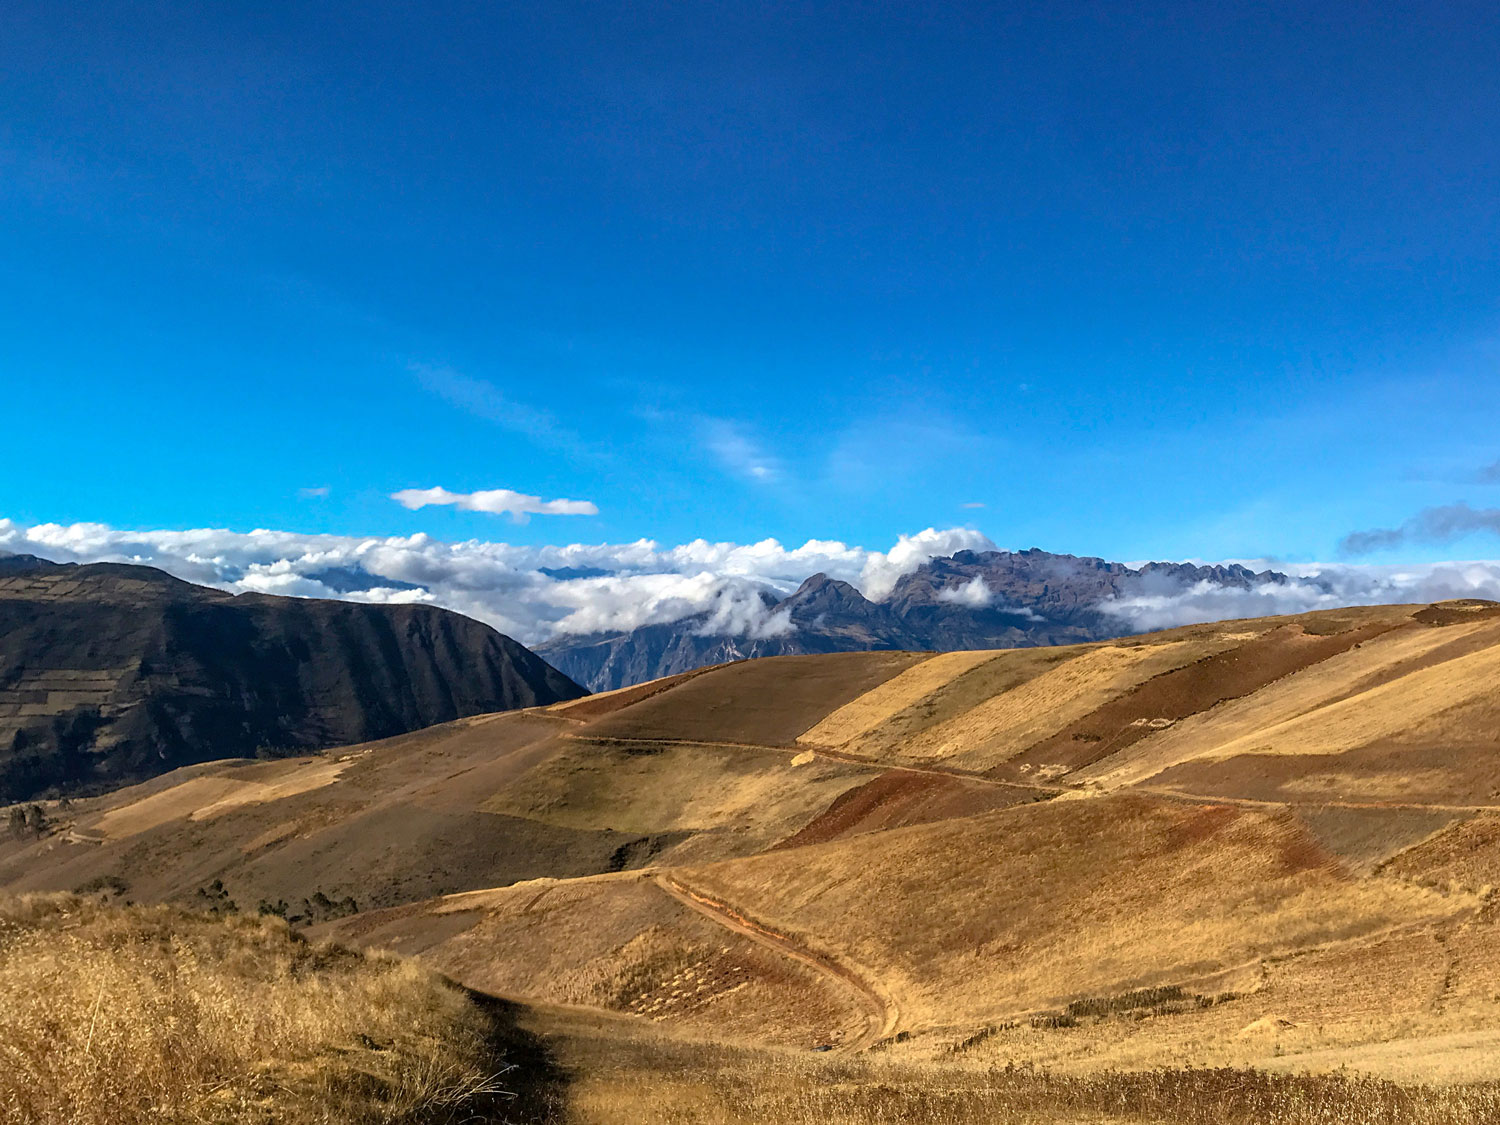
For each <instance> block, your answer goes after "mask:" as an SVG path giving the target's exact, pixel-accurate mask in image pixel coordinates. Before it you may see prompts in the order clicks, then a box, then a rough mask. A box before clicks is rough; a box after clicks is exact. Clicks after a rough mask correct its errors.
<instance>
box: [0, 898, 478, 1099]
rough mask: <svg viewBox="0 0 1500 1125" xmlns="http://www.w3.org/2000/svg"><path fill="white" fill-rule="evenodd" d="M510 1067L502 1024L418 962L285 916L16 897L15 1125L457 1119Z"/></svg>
mask: <svg viewBox="0 0 1500 1125" xmlns="http://www.w3.org/2000/svg"><path fill="white" fill-rule="evenodd" d="M494 1069H495V1063H494V1059H493V1044H492V1028H491V1025H490V1021H489V1019H488V1017H486V1016H485V1015H484V1014H483V1013H482V1012H481V1011H480V1010H479V1009H478V1008H477V1007H476V1006H475V1005H474V1004H473V1003H472V1002H471V1001H470V1000H469V999H468V997H467V996H466V995H465V994H464V993H462V992H460V991H458V990H457V989H455V988H453V987H452V986H450V985H448V984H446V983H445V982H443V981H442V980H441V979H440V978H438V977H437V976H435V975H434V974H432V973H431V972H429V971H427V970H425V969H422V968H419V967H418V966H416V965H415V964H413V963H411V962H407V961H402V960H399V959H396V958H394V957H389V956H378V955H377V956H366V955H362V954H358V953H352V952H349V951H347V950H343V949H340V948H338V947H336V946H332V945H327V944H311V943H308V942H306V941H304V940H302V939H300V938H298V937H296V936H295V935H294V934H293V933H292V932H291V931H290V930H289V929H288V928H287V926H286V924H285V923H284V922H282V921H281V920H280V919H273V918H265V917H257V918H249V917H230V918H225V919H214V918H210V917H207V916H204V915H195V914H189V913H186V912H183V911H179V910H173V909H170V908H167V907H153V908H142V907H130V908H123V909H121V908H113V907H106V906H103V905H100V904H98V903H95V902H91V901H89V900H86V899H80V898H77V897H74V896H70V895H47V896H24V897H20V898H13V899H8V900H3V901H0V1120H4V1121H15V1122H27V1123H34V1125H134V1123H136V1122H142V1123H144V1122H148V1121H149V1122H153V1123H157V1125H160V1123H179V1122H181V1123H187V1122H234V1123H248V1122H257V1123H258V1122H271V1121H275V1122H278V1123H282V1122H284V1123H288V1125H313V1123H324V1122H327V1123H332V1122H339V1123H365V1122H389V1123H396V1122H415V1121H447V1120H457V1119H460V1118H461V1117H463V1116H464V1115H465V1113H464V1111H465V1109H466V1107H470V1106H473V1105H475V1104H476V1102H477V1101H482V1100H484V1099H487V1098H490V1097H491V1096H492V1095H494V1094H496V1093H497V1092H498V1091H497V1089H496V1087H495V1085H494V1078H493V1071H494Z"/></svg>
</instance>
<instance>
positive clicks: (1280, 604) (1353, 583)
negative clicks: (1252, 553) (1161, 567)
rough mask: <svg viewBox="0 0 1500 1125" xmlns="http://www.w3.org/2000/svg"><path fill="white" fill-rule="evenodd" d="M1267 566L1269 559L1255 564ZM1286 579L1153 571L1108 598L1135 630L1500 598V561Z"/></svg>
mask: <svg viewBox="0 0 1500 1125" xmlns="http://www.w3.org/2000/svg"><path fill="white" fill-rule="evenodd" d="M1250 565H1251V566H1252V569H1255V570H1260V569H1263V568H1265V567H1266V566H1267V565H1268V564H1267V563H1266V562H1265V561H1264V560H1259V561H1255V562H1253V563H1251V564H1250ZM1275 569H1277V570H1279V571H1280V572H1281V573H1283V574H1285V575H1286V576H1287V581H1286V582H1268V583H1264V584H1261V585H1256V586H1249V587H1243V588H1242V587H1238V586H1225V585H1219V584H1216V583H1213V582H1196V583H1183V582H1176V581H1173V580H1172V579H1170V578H1168V577H1166V576H1162V575H1156V576H1147V578H1146V579H1145V580H1144V581H1143V583H1142V588H1141V592H1140V593H1138V594H1134V595H1132V596H1130V597H1125V598H1118V599H1112V600H1110V601H1107V602H1104V603H1101V605H1100V607H1099V608H1100V609H1101V610H1103V611H1104V612H1106V613H1110V614H1113V615H1115V616H1118V617H1120V618H1122V619H1123V621H1124V623H1125V624H1126V625H1128V626H1129V628H1130V630H1131V631H1132V632H1145V631H1149V630H1152V629H1168V628H1171V627H1173V626H1176V625H1191V624H1196V623H1198V622H1202V621H1224V620H1229V619H1233V618H1239V617H1268V616H1272V615H1275V614H1282V613H1307V612H1309V611H1311V610H1315V609H1335V608H1338V607H1339V606H1349V605H1392V604H1397V603H1403V602H1412V603H1420V602H1435V601H1442V600H1444V599H1447V598H1488V599H1491V600H1494V601H1500V561H1493V560H1491V561H1476V562H1445V563H1428V564H1424V565H1419V566H1369V565H1357V564H1348V563H1342V564H1341V563H1311V564H1305V565H1299V566H1287V565H1286V564H1278V565H1277V566H1276V567H1275Z"/></svg>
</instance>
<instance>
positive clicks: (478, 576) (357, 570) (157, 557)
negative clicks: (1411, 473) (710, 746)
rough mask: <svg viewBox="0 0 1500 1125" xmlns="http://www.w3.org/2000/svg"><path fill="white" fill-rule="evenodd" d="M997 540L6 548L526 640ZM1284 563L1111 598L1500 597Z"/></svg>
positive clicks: (1172, 606)
mask: <svg viewBox="0 0 1500 1125" xmlns="http://www.w3.org/2000/svg"><path fill="white" fill-rule="evenodd" d="M992 547H993V545H992V544H991V543H990V541H989V540H988V539H986V538H985V537H984V536H982V535H980V534H979V533H978V532H976V531H972V530H969V529H964V528H948V529H945V530H938V529H935V528H928V529H926V530H925V531H921V532H918V533H917V534H915V535H903V536H901V537H900V539H899V540H898V541H897V542H896V544H895V545H894V546H893V547H892V548H891V549H890V550H889V551H884V552H882V551H872V550H869V549H867V548H864V547H857V546H850V545H848V544H845V543H841V542H839V541H838V540H824V539H810V540H808V541H807V542H806V543H803V544H802V545H801V546H799V547H787V546H785V545H783V544H782V543H780V542H779V541H777V540H775V539H764V540H761V541H760V542H758V543H711V542H709V541H707V540H704V539H695V540H693V541H692V542H690V543H682V544H678V545H676V546H670V547H663V546H661V545H659V544H657V543H655V542H653V541H651V540H648V539H641V540H637V541H636V542H634V543H597V544H589V543H573V544H567V545H557V546H526V545H518V544H510V543H498V542H486V541H483V540H468V541H465V542H460V543H448V542H444V541H442V540H438V539H434V538H432V537H431V536H428V535H411V536H391V537H377V536H342V535H302V534H298V533H296V532H289V531H271V530H264V529H261V530H255V531H250V532H235V531H226V530H221V529H215V528H199V529H194V530H188V531H127V530H122V529H118V528H113V527H110V526H108V525H106V524H99V523H78V524H31V525H25V524H20V523H16V522H14V521H11V520H7V519H0V551H11V552H16V553H21V554H35V555H41V556H42V557H44V558H50V559H55V560H57V561H59V562H99V561H107V562H134V563H144V564H146V565H149V566H157V567H160V568H161V569H163V570H166V571H169V572H170V573H172V574H175V575H177V576H178V577H179V578H185V579H187V580H188V581H190V582H198V583H201V584H203V585H208V586H216V587H218V588H220V589H225V590H230V591H233V592H236V593H239V592H251V591H255V592H262V593H272V594H288V595H295V596H302V597H321V598H344V599H346V600H351V601H365V602H385V603H396V602H424V603H430V604H434V605H441V606H445V607H447V608H449V609H454V610H457V611H458V612H460V613H465V614H468V615H469V616H471V617H476V618H478V619H480V620H481V621H485V622H488V623H489V624H491V625H493V626H494V627H495V628H497V629H499V630H500V631H501V632H503V633H507V634H509V635H510V636H513V637H515V638H516V639H518V640H520V641H522V642H524V643H527V644H536V643H539V642H541V641H545V640H548V639H550V638H552V637H555V636H558V635H560V634H579V633H590V632H602V631H608V630H615V629H633V628H636V627H638V626H641V625H648V624H659V623H669V622H672V621H680V620H682V619H684V618H688V617H696V616H698V615H700V614H705V615H707V617H706V624H703V625H700V626H699V628H700V630H701V631H704V632H707V633H714V634H720V633H723V634H728V635H735V636H755V637H765V636H776V635H779V634H782V633H785V632H787V631H789V630H790V629H791V628H792V625H791V622H790V620H789V618H788V617H787V616H786V614H785V613H784V612H781V613H777V612H773V611H772V610H771V609H769V608H768V607H767V606H766V599H765V597H764V595H770V596H771V598H773V599H774V598H780V597H784V596H785V595H786V594H789V593H791V592H792V591H793V590H795V589H796V588H797V587H798V586H799V585H800V584H801V583H802V581H803V579H805V578H807V577H808V576H810V575H812V574H816V573H818V572H820V571H821V572H823V573H825V574H827V575H829V576H830V577H832V578H837V579H841V580H842V581H845V582H849V583H852V584H853V585H855V586H858V587H859V588H860V589H861V590H862V591H863V592H864V594H865V595H866V596H867V597H870V598H873V599H876V600H880V599H883V598H886V597H888V596H889V595H890V593H891V591H892V589H893V588H894V586H895V584H896V583H897V581H899V580H900V578H901V576H902V575H904V574H908V573H910V572H911V571H913V570H915V569H917V567H919V566H921V565H922V563H924V562H926V561H927V560H928V559H930V558H933V557H936V556H941V555H951V554H952V553H954V552H955V551H959V550H975V551H983V550H990V549H992ZM542 567H546V568H548V569H549V570H554V571H560V572H563V573H576V572H581V573H583V574H585V575H587V576H586V577H577V578H565V579H558V578H552V577H549V576H548V575H546V574H543V573H541V570H540V568H542ZM1256 568H1257V569H1260V566H1259V565H1257V567H1256ZM1277 569H1279V570H1282V571H1283V572H1286V573H1288V574H1289V575H1290V576H1291V578H1290V581H1288V582H1286V583H1276V584H1268V585H1262V586H1254V587H1251V588H1249V589H1240V588H1237V587H1231V586H1216V585H1213V584H1211V583H1197V584H1193V585H1184V584H1182V583H1176V582H1172V581H1170V580H1169V579H1167V578H1165V577H1164V576H1160V575H1158V576H1155V577H1153V578H1151V579H1149V580H1148V581H1147V583H1146V584H1145V586H1144V587H1143V589H1142V590H1141V591H1140V592H1139V593H1138V594H1136V595H1135V596H1132V597H1129V598H1124V599H1119V600H1117V601H1113V602H1110V603H1106V604H1105V605H1103V606H1102V607H1101V608H1103V609H1104V610H1105V611H1107V612H1109V613H1112V614H1115V615H1117V616H1118V617H1120V618H1122V619H1123V624H1124V626H1125V627H1126V628H1128V629H1129V630H1130V631H1132V632H1135V631H1140V630H1147V629H1159V628H1166V627H1169V626H1173V625H1182V624H1187V623H1190V622H1196V621H1210V620H1219V619H1222V618H1229V617H1251V616H1262V615H1266V614H1274V613H1300V612H1304V611H1306V610H1312V609H1327V608H1331V607H1334V606H1340V605H1361V604H1362V605H1374V604H1380V603H1386V602H1428V601H1436V600H1440V599H1443V598H1456V597H1482V598H1493V599H1496V600H1500V561H1495V562H1466V563H1439V564H1432V565H1427V566H1413V567H1396V566H1361V565H1347V564H1312V565H1307V566H1299V567H1287V566H1286V565H1279V566H1278V567H1277ZM319 576H322V577H321V578H320V577H319ZM334 576H337V578H335V577H334ZM351 576H361V577H363V578H366V579H367V583H366V582H363V581H362V582H360V583H359V584H358V585H359V588H357V589H353V590H350V588H349V587H350V585H351V583H350V582H349V579H350V577H351ZM335 586H339V587H340V588H341V589H343V590H344V591H345V592H340V589H336V588H335ZM959 590H960V591H961V593H958V594H954V595H952V596H953V597H956V598H963V599H970V600H977V599H978V598H980V597H981V596H983V595H984V594H986V593H988V590H987V589H986V588H985V587H983V585H982V583H981V585H979V586H976V585H975V583H974V581H973V580H971V581H970V582H968V583H966V584H965V585H964V586H961V587H959ZM1007 612H1009V611H1007Z"/></svg>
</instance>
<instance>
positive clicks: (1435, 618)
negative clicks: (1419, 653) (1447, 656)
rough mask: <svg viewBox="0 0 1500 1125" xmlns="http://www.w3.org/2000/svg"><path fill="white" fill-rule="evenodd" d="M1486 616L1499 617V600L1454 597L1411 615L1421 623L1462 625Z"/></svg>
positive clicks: (1480, 619) (1481, 619)
mask: <svg viewBox="0 0 1500 1125" xmlns="http://www.w3.org/2000/svg"><path fill="white" fill-rule="evenodd" d="M1488 617H1500V602H1490V601H1485V600H1483V599H1482V598H1456V599H1454V600H1453V601H1447V602H1434V603H1433V604H1432V605H1430V606H1428V607H1427V608H1426V609H1421V610H1418V611H1417V612H1416V613H1414V614H1412V615H1411V619H1412V620H1413V621H1420V622H1421V623H1422V624H1423V625H1464V624H1467V623H1468V622H1470V621H1483V620H1484V619H1485V618H1488Z"/></svg>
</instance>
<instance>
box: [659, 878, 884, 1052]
mask: <svg viewBox="0 0 1500 1125" xmlns="http://www.w3.org/2000/svg"><path fill="white" fill-rule="evenodd" d="M655 881H656V885H657V886H658V887H660V888H661V889H662V890H663V891H665V892H666V893H667V894H669V895H671V896H672V897H673V898H674V899H676V900H677V901H678V902H680V903H682V904H683V905H684V906H686V907H688V908H689V909H690V910H694V911H696V912H697V913H699V914H702V915H703V916H704V917H706V918H710V919H712V920H713V921H714V922H717V923H718V924H719V925H721V926H723V927H724V928H725V929H728V930H733V931H734V932H735V933H737V934H742V935H744V936H745V937H748V938H749V939H750V940H751V941H754V942H758V943H759V944H761V945H763V946H766V947H767V948H769V949H773V950H775V951H776V952H778V953H780V954H782V955H783V956H785V957H789V958H791V959H792V960H794V961H797V962H799V963H800V964H803V965H807V966H808V967H810V968H812V969H814V970H815V971H817V972H818V973H820V974H822V975H823V976H825V977H827V978H829V979H830V980H834V981H837V982H838V983H839V984H840V985H842V986H843V987H844V988H845V990H846V991H849V992H852V993H853V994H854V995H855V996H856V997H857V998H858V1003H859V1006H860V1007H861V1008H863V1009H864V1010H865V1030H864V1032H863V1034H861V1035H860V1036H859V1037H858V1038H857V1039H854V1040H851V1041H850V1042H848V1043H844V1044H841V1045H840V1046H841V1047H842V1048H843V1049H844V1050H847V1051H862V1050H865V1049H867V1048H869V1047H871V1046H874V1044H876V1043H878V1042H879V1041H880V1040H882V1039H884V1038H886V1037H888V1036H889V1035H891V1034H893V1033H894V1032H895V1030H896V1024H897V1022H898V1021H899V1019H900V1012H899V1010H898V1009H897V1007H896V1002H895V1001H894V1000H892V999H891V998H890V997H889V996H887V995H885V994H884V993H883V992H881V991H880V989H878V988H877V987H876V986H875V985H874V984H872V983H870V981H868V980H867V979H865V977H864V976H862V975H861V974H860V973H858V972H856V971H855V970H854V969H852V968H850V967H849V966H848V965H844V964H841V963H840V962H838V961H835V960H834V959H833V958H831V957H828V956H827V955H825V954H821V953H817V952H814V951H813V950H811V949H808V948H806V947H805V946H803V945H800V944H798V943H797V942H796V941H795V940H794V939H792V938H790V937H788V936H787V935H786V934H782V933H778V932H777V931H776V930H773V929H771V928H770V927H769V926H766V925H764V924H762V923H760V922H757V921H755V920H754V919H752V918H749V917H747V916H746V915H745V914H743V913H741V912H740V911H738V910H736V909H734V907H732V906H730V905H729V904H728V903H725V902H721V901H719V900H718V899H716V898H713V897H712V896H710V895H706V894H703V893H702V892H700V891H695V890H693V889H692V888H690V887H688V886H686V885H684V884H683V883H682V882H681V881H680V880H679V879H677V878H675V877H673V876H671V875H658V876H657V877H656V880H655Z"/></svg>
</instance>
